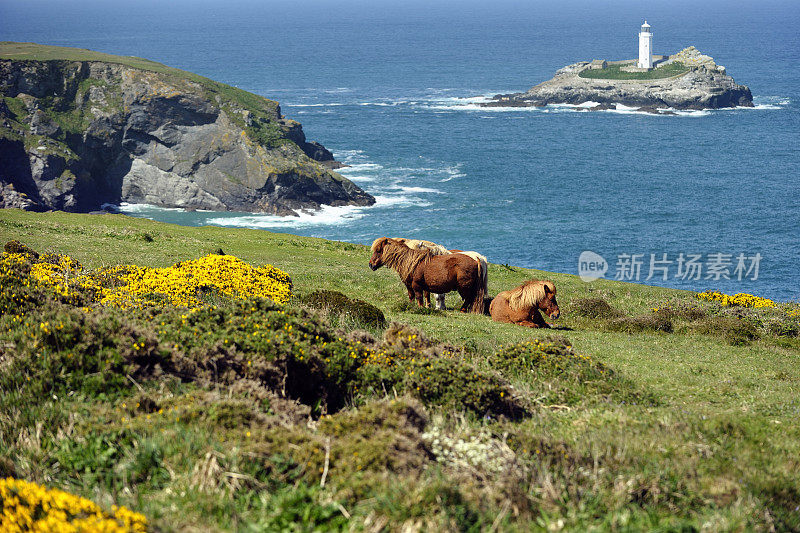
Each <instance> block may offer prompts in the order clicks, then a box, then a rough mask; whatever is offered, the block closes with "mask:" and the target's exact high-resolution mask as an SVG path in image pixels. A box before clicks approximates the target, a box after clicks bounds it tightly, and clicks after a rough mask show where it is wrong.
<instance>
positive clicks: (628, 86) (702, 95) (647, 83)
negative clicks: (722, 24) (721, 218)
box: [484, 47, 753, 112]
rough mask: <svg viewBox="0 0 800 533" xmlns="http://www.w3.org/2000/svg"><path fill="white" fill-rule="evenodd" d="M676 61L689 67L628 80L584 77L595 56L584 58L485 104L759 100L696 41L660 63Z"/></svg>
mask: <svg viewBox="0 0 800 533" xmlns="http://www.w3.org/2000/svg"><path fill="white" fill-rule="evenodd" d="M623 63H626V62H616V65H615V66H616V67H617V68H622V70H625V68H628V67H627V66H625V65H622V66H621V65H620V64H623ZM630 63H635V62H633V61H631V62H630ZM671 63H679V64H680V65H681V66H682V67H683V68H680V69H678V73H677V74H676V75H674V76H670V77H667V78H662V79H627V80H626V79H603V78H593V77H583V76H581V73H582V72H583V71H585V70H587V69H588V68H589V66H590V62H589V61H582V62H579V63H574V64H572V65H567V66H566V67H564V68H562V69H560V70H559V71H558V72H556V75H555V76H554V77H553V78H552V79H551V80H548V81H546V82H544V83H540V84H539V85H536V86H535V87H532V88H531V89H530V90H528V91H527V92H524V93H514V94H501V95H497V96H495V97H494V98H493V100H492V101H491V102H488V103H486V104H484V105H486V106H488V107H505V106H514V107H531V106H544V105H548V104H576V105H577V104H583V103H585V102H597V103H598V104H601V105H603V106H611V105H624V106H628V107H636V108H644V110H645V111H648V112H651V110H660V109H665V108H673V109H683V110H694V109H717V108H722V107H739V106H743V107H752V106H753V95H752V94H751V93H750V89H749V88H747V86H745V85H737V84H736V82H734V81H733V78H732V77H730V76H728V75H727V74H726V73H725V68H724V67H720V66H717V65H716V64H715V63H714V62H713V59H712V58H710V57H709V56H705V55H702V54H700V53H699V52H698V51H697V50H696V49H695V48H694V47H690V48H687V49H685V50H682V51H681V52H679V53H678V54H675V55H674V56H670V58H669V59H667V60H665V61H663V62H662V63H661V64H660V65H657V67H658V68H663V67H667V65H670V64H671ZM673 66H677V65H673ZM612 68H613V67H612ZM631 70H636V69H631ZM601 76H602V75H601ZM657 112H658V111H657Z"/></svg>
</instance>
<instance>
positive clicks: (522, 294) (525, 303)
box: [508, 279, 561, 319]
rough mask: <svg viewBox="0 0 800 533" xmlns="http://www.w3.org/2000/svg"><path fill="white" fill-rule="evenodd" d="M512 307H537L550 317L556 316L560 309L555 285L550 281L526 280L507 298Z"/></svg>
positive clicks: (558, 314)
mask: <svg viewBox="0 0 800 533" xmlns="http://www.w3.org/2000/svg"><path fill="white" fill-rule="evenodd" d="M508 304H509V305H510V306H511V308H512V309H530V308H531V307H538V308H539V309H540V310H541V311H542V312H544V313H545V314H546V315H547V316H549V317H550V318H553V319H555V318H558V317H559V316H561V311H560V310H559V309H558V302H557V301H556V286H555V285H554V284H553V282H552V281H545V280H537V279H532V280H529V281H526V282H525V283H523V284H522V285H520V286H519V287H517V288H516V289H514V290H513V291H511V295H510V296H509V298H508Z"/></svg>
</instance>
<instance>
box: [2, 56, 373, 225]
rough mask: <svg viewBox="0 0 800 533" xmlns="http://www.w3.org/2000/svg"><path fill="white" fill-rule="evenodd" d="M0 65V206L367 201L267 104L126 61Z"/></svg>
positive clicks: (280, 205) (254, 208)
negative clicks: (137, 66) (139, 66)
mask: <svg viewBox="0 0 800 533" xmlns="http://www.w3.org/2000/svg"><path fill="white" fill-rule="evenodd" d="M30 46H33V45H30ZM48 49H49V50H52V49H53V47H48ZM70 50H74V49H70ZM87 52H88V51H87ZM3 55H4V54H3V46H2V45H0V95H1V96H2V99H0V207H20V208H23V209H40V210H41V209H60V210H66V211H92V210H96V209H98V208H99V207H100V206H101V205H102V204H104V203H111V204H118V203H120V202H131V203H148V204H152V205H157V206H163V207H182V208H190V209H210V210H227V211H247V212H266V213H274V214H279V215H292V214H296V211H297V210H302V209H312V210H313V209H318V208H319V207H320V206H321V205H334V206H339V205H371V204H373V203H374V202H375V200H374V198H373V197H372V196H370V195H369V194H367V193H366V192H364V191H363V190H361V189H360V188H359V187H358V186H356V185H355V184H354V183H352V182H351V181H349V180H347V179H346V178H344V177H342V176H340V175H339V174H337V173H335V172H333V171H332V170H331V168H335V167H336V166H337V165H338V163H337V162H336V161H334V159H333V156H332V154H331V153H330V151H328V150H327V149H325V147H324V146H322V145H320V144H319V143H314V142H308V141H307V140H306V138H305V135H304V133H303V130H302V126H301V125H300V124H299V123H297V122H295V121H293V120H288V119H286V118H285V117H283V116H282V115H281V110H280V107H279V105H278V104H277V102H274V101H271V100H268V99H266V98H262V97H260V96H257V95H254V94H251V93H247V92H245V91H241V90H239V89H236V88H234V87H230V86H227V85H223V84H220V83H216V82H213V81H212V80H208V79H206V78H202V77H200V76H196V75H193V74H190V73H186V72H183V71H179V70H175V69H170V68H168V67H165V66H163V65H159V64H157V63H150V62H147V65H152V68H136V67H134V66H131V65H128V64H125V63H126V61H128V58H119V61H120V62H119V63H117V62H114V61H95V60H86V61H81V60H78V61H74V60H48V61H39V60H30V59H2V56H3ZM138 61H140V62H144V61H143V60H138Z"/></svg>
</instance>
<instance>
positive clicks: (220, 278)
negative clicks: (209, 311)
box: [0, 253, 292, 308]
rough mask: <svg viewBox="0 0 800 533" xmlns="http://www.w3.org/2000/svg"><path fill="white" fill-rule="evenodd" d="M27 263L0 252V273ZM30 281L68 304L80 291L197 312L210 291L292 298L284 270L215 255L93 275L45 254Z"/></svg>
mask: <svg viewBox="0 0 800 533" xmlns="http://www.w3.org/2000/svg"><path fill="white" fill-rule="evenodd" d="M26 261H28V257H27V256H25V255H23V254H9V253H3V254H2V256H0V275H2V274H3V273H7V272H10V271H11V269H12V268H13V267H14V266H16V265H19V264H22V263H24V262H26ZM30 278H31V280H32V281H33V282H35V283H36V284H37V285H39V286H40V287H43V288H45V289H47V290H48V291H51V292H53V293H54V294H55V295H57V296H60V297H62V298H64V299H67V300H69V299H71V298H72V297H74V296H76V291H77V290H82V291H84V292H86V291H88V292H89V293H90V294H93V295H94V297H93V299H94V301H95V302H96V303H100V304H103V305H109V306H114V307H122V308H130V307H143V306H145V305H148V304H155V305H163V304H170V305H175V306H183V307H192V308H196V307H201V306H202V305H203V301H202V299H201V298H200V295H201V294H203V293H208V292H217V293H220V294H222V295H225V296H228V297H237V298H247V297H251V296H258V297H263V298H269V299H271V300H273V301H274V302H275V303H279V304H285V303H288V302H289V300H290V299H291V296H292V280H291V278H290V277H289V275H288V274H287V273H286V272H283V271H281V270H279V269H277V268H275V267H274V266H272V265H264V266H259V267H253V266H251V265H249V264H248V263H245V262H244V261H242V260H241V259H238V258H236V257H233V256H230V255H216V254H210V255H207V256H205V257H201V258H199V259H195V260H192V261H184V262H181V263H177V264H175V265H173V266H171V267H167V268H149V267H143V266H138V265H118V266H114V267H108V268H103V269H99V270H95V271H84V270H83V267H82V266H81V264H80V263H79V262H78V261H76V260H75V259H73V258H71V257H69V256H65V255H54V254H47V255H45V256H43V257H42V260H41V261H39V262H35V263H33V264H31V268H30Z"/></svg>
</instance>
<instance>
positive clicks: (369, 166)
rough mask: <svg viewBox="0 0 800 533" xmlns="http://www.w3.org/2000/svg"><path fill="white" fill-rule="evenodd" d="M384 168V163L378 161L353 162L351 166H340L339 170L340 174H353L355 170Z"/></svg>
mask: <svg viewBox="0 0 800 533" xmlns="http://www.w3.org/2000/svg"><path fill="white" fill-rule="evenodd" d="M381 169H383V165H379V164H377V163H353V164H351V165H350V166H347V167H344V168H340V169H339V170H338V172H339V174H342V175H345V176H346V175H348V174H352V173H353V172H364V171H370V170H373V171H376V170H381Z"/></svg>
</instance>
